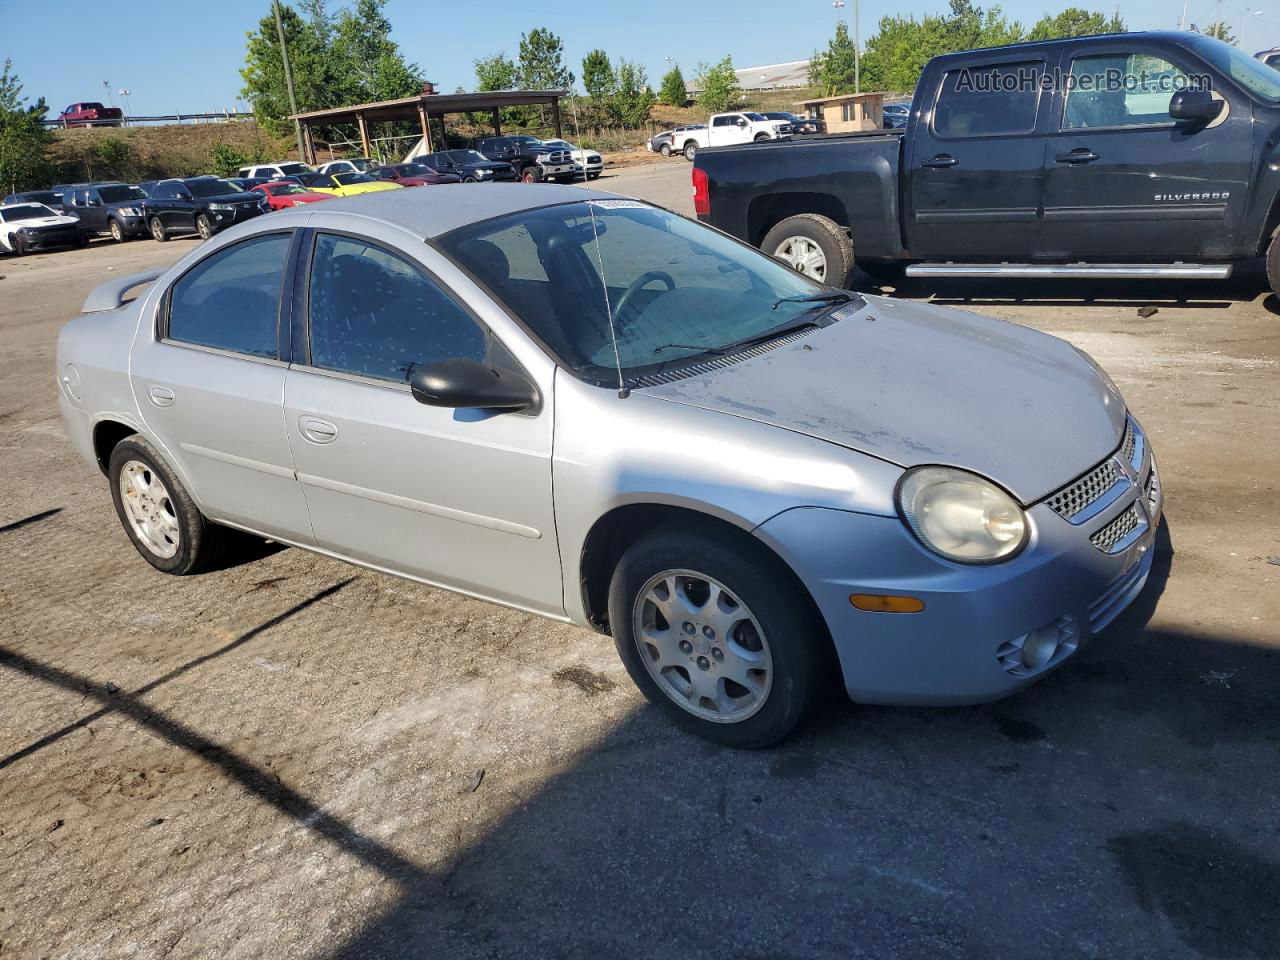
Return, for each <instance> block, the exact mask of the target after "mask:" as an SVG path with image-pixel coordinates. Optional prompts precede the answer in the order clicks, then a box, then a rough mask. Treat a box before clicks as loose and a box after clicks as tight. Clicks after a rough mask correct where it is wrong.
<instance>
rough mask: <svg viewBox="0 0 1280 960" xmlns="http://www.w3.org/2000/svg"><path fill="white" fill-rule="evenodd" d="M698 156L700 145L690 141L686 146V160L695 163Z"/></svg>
mask: <svg viewBox="0 0 1280 960" xmlns="http://www.w3.org/2000/svg"><path fill="white" fill-rule="evenodd" d="M697 155H698V145H697V144H696V143H694V142H693V141H692V140H690V141H689V142H688V143H686V144H685V145H684V158H685V159H686V160H688V161H689V162H690V163H693V158H694V157H696V156H697Z"/></svg>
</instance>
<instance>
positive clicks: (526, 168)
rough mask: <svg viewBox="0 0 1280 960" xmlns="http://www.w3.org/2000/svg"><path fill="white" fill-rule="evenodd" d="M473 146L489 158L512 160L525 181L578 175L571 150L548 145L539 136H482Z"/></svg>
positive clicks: (517, 172)
mask: <svg viewBox="0 0 1280 960" xmlns="http://www.w3.org/2000/svg"><path fill="white" fill-rule="evenodd" d="M471 149H473V150H475V151H476V152H478V153H480V154H483V155H484V156H485V157H486V158H488V159H489V160H494V161H499V162H503V161H505V162H506V163H509V164H511V166H513V167H514V168H515V171H516V176H517V177H519V178H520V179H521V180H523V181H524V182H525V183H538V182H540V181H542V180H572V179H573V177H574V176H575V170H574V165H573V160H572V158H571V157H570V156H569V151H568V150H565V149H562V148H561V149H557V148H555V147H548V146H547V145H546V144H545V143H543V142H542V141H541V140H539V139H538V138H537V137H531V136H528V135H526V134H513V135H511V136H508V137H481V138H480V139H478V140H473V141H472V143H471Z"/></svg>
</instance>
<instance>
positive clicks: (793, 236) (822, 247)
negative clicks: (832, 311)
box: [760, 213, 853, 288]
mask: <svg viewBox="0 0 1280 960" xmlns="http://www.w3.org/2000/svg"><path fill="white" fill-rule="evenodd" d="M760 249H761V250H763V251H764V252H765V253H767V254H769V256H771V257H775V258H777V259H779V260H781V261H783V262H784V263H786V264H788V265H789V266H791V267H792V269H794V270H796V271H798V272H799V273H803V274H804V275H805V276H807V277H811V278H812V279H814V280H817V281H818V282H820V283H826V284H829V285H830V286H833V287H841V288H843V287H846V286H848V284H849V274H850V273H851V272H852V270H853V241H851V240H850V239H849V235H848V234H847V233H845V231H844V228H843V227H841V226H840V225H839V224H838V223H836V222H835V221H834V220H832V219H830V218H829V217H824V216H822V215H820V214H817V213H801V214H797V215H796V216H794V217H788V218H787V219H786V220H783V221H782V222H781V223H779V224H778V225H777V226H775V227H774V228H773V229H772V230H770V231H769V232H768V233H767V234H765V237H764V241H763V242H762V243H761V244H760Z"/></svg>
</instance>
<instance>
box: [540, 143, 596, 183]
mask: <svg viewBox="0 0 1280 960" xmlns="http://www.w3.org/2000/svg"><path fill="white" fill-rule="evenodd" d="M542 142H543V143H544V144H545V145H547V146H548V147H550V148H551V149H553V150H563V151H566V152H567V153H568V154H569V159H570V160H571V161H572V162H573V171H574V179H576V180H581V179H582V178H583V177H584V176H585V177H586V178H587V179H588V180H595V179H596V178H597V177H599V176H600V174H601V173H603V172H604V157H602V156H600V154H599V153H597V152H596V151H595V150H584V149H582V148H581V147H575V146H574V145H573V144H572V143H570V142H569V141H568V140H543V141H542Z"/></svg>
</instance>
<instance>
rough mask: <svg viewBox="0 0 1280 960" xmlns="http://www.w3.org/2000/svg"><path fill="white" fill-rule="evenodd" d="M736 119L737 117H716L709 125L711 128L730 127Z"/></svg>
mask: <svg viewBox="0 0 1280 960" xmlns="http://www.w3.org/2000/svg"><path fill="white" fill-rule="evenodd" d="M737 119H738V118H737V116H724V117H716V118H715V119H714V120H712V121H711V123H712V125H713V126H716V127H731V126H733V125H734V123H735V122H736V121H737Z"/></svg>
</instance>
